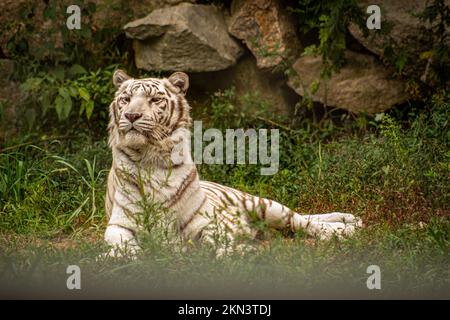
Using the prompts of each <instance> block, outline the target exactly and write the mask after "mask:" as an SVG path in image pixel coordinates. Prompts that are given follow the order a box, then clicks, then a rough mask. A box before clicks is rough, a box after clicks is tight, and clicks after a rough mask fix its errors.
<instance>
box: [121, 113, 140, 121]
mask: <svg viewBox="0 0 450 320" xmlns="http://www.w3.org/2000/svg"><path fill="white" fill-rule="evenodd" d="M140 117H142V113H130V112H127V113H125V118H127V119H128V120H129V121H130V122H131V123H133V122H135V121H136V120H137V119H139V118H140Z"/></svg>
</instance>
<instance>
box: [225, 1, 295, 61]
mask: <svg viewBox="0 0 450 320" xmlns="http://www.w3.org/2000/svg"><path fill="white" fill-rule="evenodd" d="M228 30H229V32H230V33H231V34H232V35H233V36H235V37H236V38H238V39H241V40H243V41H244V43H245V44H246V45H247V47H248V48H249V49H250V51H251V52H252V53H253V55H254V56H255V57H256V62H257V65H258V67H259V68H270V69H273V68H276V67H280V66H282V65H281V64H282V62H283V60H284V59H287V58H289V57H295V56H296V54H297V53H298V51H299V49H300V42H299V40H298V37H297V35H296V27H295V23H294V20H293V19H292V17H291V16H290V15H289V14H288V13H287V12H286V10H285V9H284V8H283V6H282V5H281V4H280V3H279V1H277V0H235V1H233V3H232V15H231V19H230V21H229V27H228Z"/></svg>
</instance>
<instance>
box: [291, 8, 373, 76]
mask: <svg viewBox="0 0 450 320" xmlns="http://www.w3.org/2000/svg"><path fill="white" fill-rule="evenodd" d="M357 4H358V1H355V0H350V1H349V0H339V1H332V0H330V1H310V0H299V1H298V4H297V5H296V6H295V7H294V8H290V9H291V11H292V12H293V13H294V14H295V15H296V16H297V17H298V21H299V24H300V26H299V29H300V31H301V32H303V33H307V32H309V31H311V30H318V34H319V45H315V44H314V45H311V46H309V47H307V48H305V54H314V55H320V56H322V59H323V61H324V64H325V65H324V69H323V72H322V77H324V78H327V77H330V76H331V73H332V71H334V70H339V69H340V68H341V67H342V65H343V64H344V63H345V56H344V51H345V49H346V46H347V44H346V33H347V27H348V25H349V24H350V23H354V24H356V25H357V26H358V27H360V29H361V30H362V31H363V33H364V34H367V28H366V27H365V15H364V12H363V11H362V10H361V9H360V8H359V7H358V5H357Z"/></svg>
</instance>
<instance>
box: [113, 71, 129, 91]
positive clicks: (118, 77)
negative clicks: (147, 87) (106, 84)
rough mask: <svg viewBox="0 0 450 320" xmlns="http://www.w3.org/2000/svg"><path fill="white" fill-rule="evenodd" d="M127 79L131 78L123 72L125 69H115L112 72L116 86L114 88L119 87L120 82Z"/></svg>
mask: <svg viewBox="0 0 450 320" xmlns="http://www.w3.org/2000/svg"><path fill="white" fill-rule="evenodd" d="M129 79H131V77H130V76H129V75H127V74H126V73H125V71H123V70H121V69H117V70H116V71H115V72H114V75H113V83H114V85H115V86H116V88H119V87H120V86H121V85H122V83H124V82H125V81H127V80H129Z"/></svg>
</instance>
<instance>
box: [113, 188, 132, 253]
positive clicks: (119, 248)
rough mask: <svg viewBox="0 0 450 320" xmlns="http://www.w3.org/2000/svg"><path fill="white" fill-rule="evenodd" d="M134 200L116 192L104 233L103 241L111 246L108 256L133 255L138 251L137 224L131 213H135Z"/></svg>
mask: <svg viewBox="0 0 450 320" xmlns="http://www.w3.org/2000/svg"><path fill="white" fill-rule="evenodd" d="M135 203H136V200H131V199H130V198H129V197H128V196H126V195H124V194H122V193H121V192H120V191H119V190H116V192H115V194H114V201H113V204H112V210H111V216H110V219H109V222H108V226H107V228H106V231H105V241H106V242H107V243H108V244H109V245H110V246H111V250H110V251H109V253H108V255H109V256H114V257H121V256H124V255H125V254H127V253H128V254H131V255H135V254H136V253H137V252H138V251H139V249H140V248H139V246H138V243H137V241H136V232H137V229H138V228H137V224H136V221H133V219H132V216H133V212H137V210H138V208H137V206H136V204H135Z"/></svg>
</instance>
